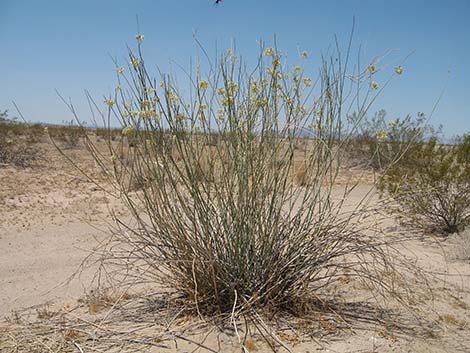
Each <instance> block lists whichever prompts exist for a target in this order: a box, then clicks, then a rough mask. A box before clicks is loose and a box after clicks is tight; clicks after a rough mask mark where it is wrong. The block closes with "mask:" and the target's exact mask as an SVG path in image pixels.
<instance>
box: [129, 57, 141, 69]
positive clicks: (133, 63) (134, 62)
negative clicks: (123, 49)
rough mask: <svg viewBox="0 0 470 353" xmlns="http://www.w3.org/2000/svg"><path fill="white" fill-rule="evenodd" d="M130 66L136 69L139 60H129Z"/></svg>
mask: <svg viewBox="0 0 470 353" xmlns="http://www.w3.org/2000/svg"><path fill="white" fill-rule="evenodd" d="M131 65H132V66H134V68H135V69H136V68H137V67H138V66H139V60H138V59H136V58H132V59H131Z"/></svg>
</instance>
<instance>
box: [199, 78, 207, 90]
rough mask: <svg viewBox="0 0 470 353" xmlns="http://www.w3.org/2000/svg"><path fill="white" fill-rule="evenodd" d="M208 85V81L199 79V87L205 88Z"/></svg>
mask: <svg viewBox="0 0 470 353" xmlns="http://www.w3.org/2000/svg"><path fill="white" fill-rule="evenodd" d="M207 87H209V82H207V81H206V80H202V81H199V88H200V89H207Z"/></svg>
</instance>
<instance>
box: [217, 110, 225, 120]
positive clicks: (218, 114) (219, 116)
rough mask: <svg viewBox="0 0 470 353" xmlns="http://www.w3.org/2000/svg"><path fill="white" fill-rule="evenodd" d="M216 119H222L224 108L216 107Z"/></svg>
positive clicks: (223, 117)
mask: <svg viewBox="0 0 470 353" xmlns="http://www.w3.org/2000/svg"><path fill="white" fill-rule="evenodd" d="M217 119H218V120H219V121H224V119H225V116H224V110H223V109H220V108H219V109H217Z"/></svg>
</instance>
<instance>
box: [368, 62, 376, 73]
mask: <svg viewBox="0 0 470 353" xmlns="http://www.w3.org/2000/svg"><path fill="white" fill-rule="evenodd" d="M367 70H369V72H370V73H371V74H372V73H374V72H375V65H374V64H370V65H369V67H368V68H367Z"/></svg>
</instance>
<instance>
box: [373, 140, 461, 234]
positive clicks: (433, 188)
mask: <svg viewBox="0 0 470 353" xmlns="http://www.w3.org/2000/svg"><path fill="white" fill-rule="evenodd" d="M469 151H470V136H469V135H464V136H462V137H460V138H458V139H457V140H456V142H455V143H454V144H452V145H444V144H439V143H438V140H437V138H435V137H433V138H431V139H430V140H429V141H427V142H424V141H420V142H416V143H413V144H412V146H411V148H410V151H408V152H407V153H406V156H405V157H404V158H403V159H402V160H400V161H399V162H398V163H396V164H393V165H391V166H390V168H389V169H388V170H387V172H386V174H385V176H384V178H383V180H382V183H381V185H380V186H381V188H382V190H386V191H388V192H389V193H390V194H391V195H392V196H393V198H394V199H395V200H396V201H397V202H398V205H399V206H398V207H397V209H395V211H396V212H397V213H398V214H399V215H402V216H404V219H407V220H408V223H414V224H415V225H419V226H420V227H423V228H425V229H428V230H432V231H436V232H439V233H443V234H449V233H455V232H459V231H461V230H463V229H464V228H465V227H466V226H467V225H468V223H469V222H470V163H469V162H470V155H469Z"/></svg>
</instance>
